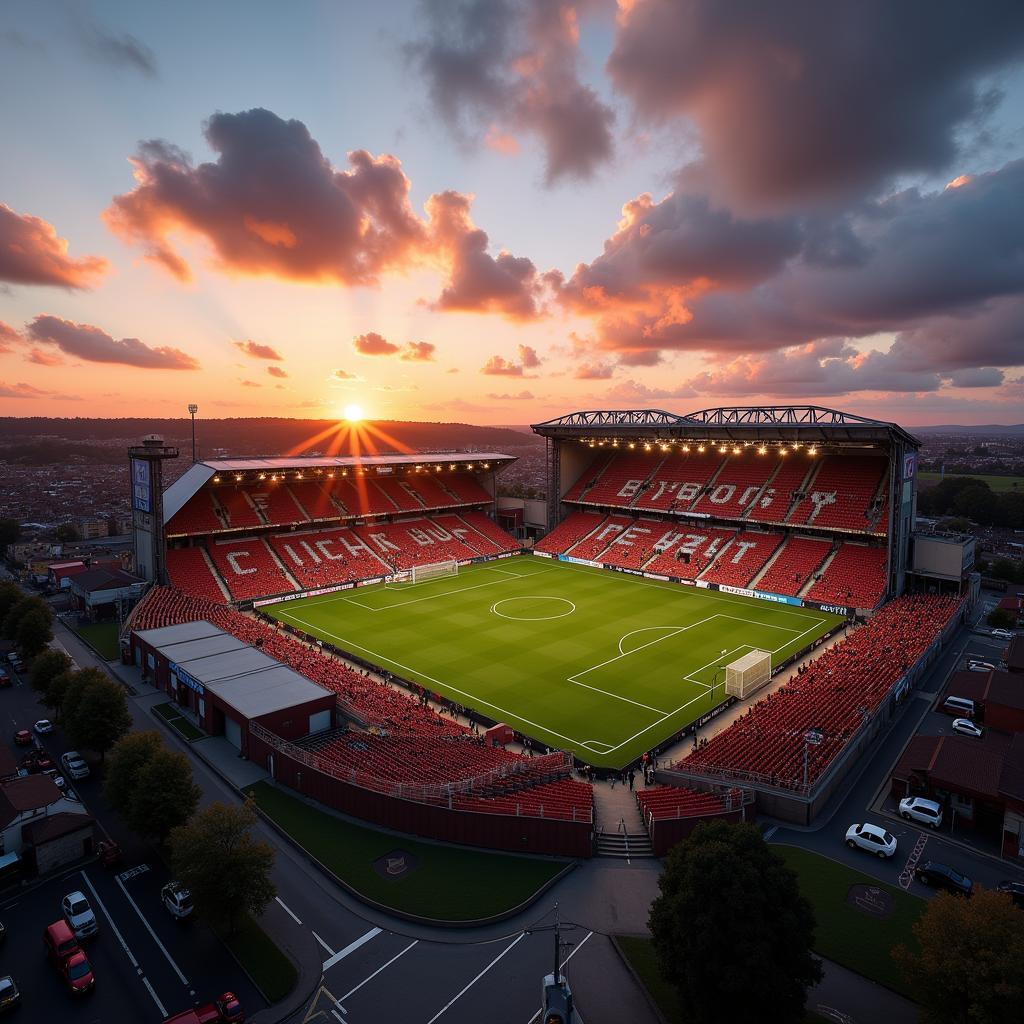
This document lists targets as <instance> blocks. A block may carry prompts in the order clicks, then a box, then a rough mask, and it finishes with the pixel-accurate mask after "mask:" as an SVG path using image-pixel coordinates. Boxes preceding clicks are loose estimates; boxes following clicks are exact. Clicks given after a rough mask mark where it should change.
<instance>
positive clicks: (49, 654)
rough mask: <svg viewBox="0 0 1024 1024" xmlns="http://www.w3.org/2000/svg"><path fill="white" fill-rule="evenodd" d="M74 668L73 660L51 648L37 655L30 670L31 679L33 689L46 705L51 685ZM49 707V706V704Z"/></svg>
mask: <svg viewBox="0 0 1024 1024" xmlns="http://www.w3.org/2000/svg"><path fill="white" fill-rule="evenodd" d="M72 666H73V663H72V661H71V659H70V658H69V657H68V656H67V655H66V654H65V653H64V652H63V651H58V650H55V649H53V648H49V649H47V650H45V651H43V652H41V653H40V654H37V655H36V656H35V658H34V659H33V660H32V667H31V669H30V670H29V679H30V681H31V683H32V689H33V690H35V691H36V693H38V694H39V695H40V696H41V697H42V698H43V703H44V704H46V694H47V691H48V690H49V689H50V684H51V683H52V682H53V681H54V679H56V678H57V676H59V675H64V674H65V673H66V672H68V671H69V670H70V669H71V668H72ZM47 707H49V704H47Z"/></svg>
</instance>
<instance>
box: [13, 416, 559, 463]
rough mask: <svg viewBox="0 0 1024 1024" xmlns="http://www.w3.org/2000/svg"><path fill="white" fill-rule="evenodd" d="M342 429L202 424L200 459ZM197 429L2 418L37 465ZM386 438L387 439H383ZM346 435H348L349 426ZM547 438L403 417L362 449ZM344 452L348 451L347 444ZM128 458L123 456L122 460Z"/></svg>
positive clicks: (364, 435) (177, 423)
mask: <svg viewBox="0 0 1024 1024" xmlns="http://www.w3.org/2000/svg"><path fill="white" fill-rule="evenodd" d="M336 426H337V421H336V420H291V419H276V418H270V417H267V418H233V419H220V420H198V421H197V422H196V440H197V445H198V448H199V451H200V454H201V455H202V456H204V457H211V456H213V455H214V454H219V453H220V452H221V450H223V451H224V452H227V453H229V454H231V455H250V456H251V455H283V454H292V455H301V454H303V453H311V452H326V451H327V450H328V449H329V448H332V447H333V446H332V441H333V440H334V437H335V435H334V434H333V433H325V431H330V430H331V428H333V427H336ZM191 431H192V426H191V422H190V421H189V420H188V419H184V418H183V419H142V418H134V419H84V418H74V419H71V418H67V419H64V418H61V419H57V418H51V417H43V416H31V417H13V416H8V417H0V438H3V442H0V459H4V460H6V461H12V462H13V461H20V462H31V463H38V462H39V461H40V459H42V460H43V461H50V460H52V458H53V456H54V453H59V452H60V451H61V443H62V442H64V443H66V444H67V445H68V449H67V452H66V455H72V454H73V455H75V456H78V457H79V458H80V459H82V460H83V461H89V462H92V461H106V459H103V458H98V456H100V451H98V450H97V449H98V448H99V449H108V450H109V449H110V448H113V447H116V448H118V449H120V448H121V446H122V445H127V444H129V443H138V441H139V439H140V438H141V437H142V436H143V435H144V434H160V435H161V436H162V437H163V438H164V440H165V441H167V442H168V443H171V444H177V445H179V446H180V447H182V448H188V447H190V446H191V443H192V442H191V437H192V433H191ZM382 435H386V436H382ZM342 437H347V434H346V433H345V429H344V428H343V430H342ZM541 444H543V439H542V438H540V437H537V436H536V435H535V434H530V433H524V432H523V431H522V430H520V429H515V428H509V427H479V426H475V425H473V424H471V423H417V422H404V421H400V420H375V421H371V422H369V423H366V424H364V425H363V426H362V428H361V431H360V448H361V450H362V451H364V452H365V451H373V450H374V449H375V450H376V451H377V452H394V451H401V450H402V449H403V447H404V448H407V449H411V450H412V451H445V450H451V449H470V450H477V451H484V450H486V451H501V450H503V449H505V448H517V449H522V448H523V447H524V446H529V447H533V446H539V445H541ZM337 453H338V454H349V445H348V444H347V443H345V444H343V445H342V447H341V448H340V449H339V450H338V452H337ZM122 457H123V455H121V454H120V452H119V454H118V458H119V459H120V458H122Z"/></svg>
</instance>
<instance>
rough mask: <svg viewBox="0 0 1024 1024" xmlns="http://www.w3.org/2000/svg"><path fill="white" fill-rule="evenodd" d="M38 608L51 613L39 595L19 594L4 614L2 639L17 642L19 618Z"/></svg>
mask: <svg viewBox="0 0 1024 1024" xmlns="http://www.w3.org/2000/svg"><path fill="white" fill-rule="evenodd" d="M19 594H20V591H19ZM39 610H42V611H44V612H46V613H47V614H52V613H51V612H50V606H49V605H48V604H47V603H46V602H45V601H44V600H43V599H42V598H41V597H29V596H28V595H25V594H21V595H20V597H19V598H18V600H17V601H15V602H14V604H13V605H11V607H10V608H8V610H7V614H6V615H5V616H4V624H3V636H4V639H5V640H9V641H10V642H11V643H12V644H13V643H17V640H18V626H20V625H21V620H22V619H23V618H24V617H25V616H26V615H28V614H29V612H33V611H39Z"/></svg>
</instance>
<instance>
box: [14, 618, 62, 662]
mask: <svg viewBox="0 0 1024 1024" xmlns="http://www.w3.org/2000/svg"><path fill="white" fill-rule="evenodd" d="M52 639H53V613H52V612H51V611H50V609H49V608H46V607H43V608H32V609H31V610H30V611H28V612H26V614H24V615H23V616H22V617H21V619H20V621H19V622H18V629H17V631H16V632H15V634H14V642H15V643H16V644H17V645H18V649H19V650H20V651H21V653H22V654H24V655H25V657H26V658H35V656H36V655H37V654H40V653H42V651H43V650H45V649H46V645H47V644H48V643H49V642H50V641H51V640H52Z"/></svg>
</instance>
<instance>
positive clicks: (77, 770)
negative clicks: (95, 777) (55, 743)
mask: <svg viewBox="0 0 1024 1024" xmlns="http://www.w3.org/2000/svg"><path fill="white" fill-rule="evenodd" d="M60 763H61V764H62V765H63V766H64V771H65V773H66V774H67V775H70V776H71V778H73V779H75V780H76V781H77V780H78V779H87V778H89V766H88V765H87V764H86V763H85V758H83V757H82V755H81V754H80V753H79V752H78V751H77V750H69V751H67V753H64V754H61V757H60Z"/></svg>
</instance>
